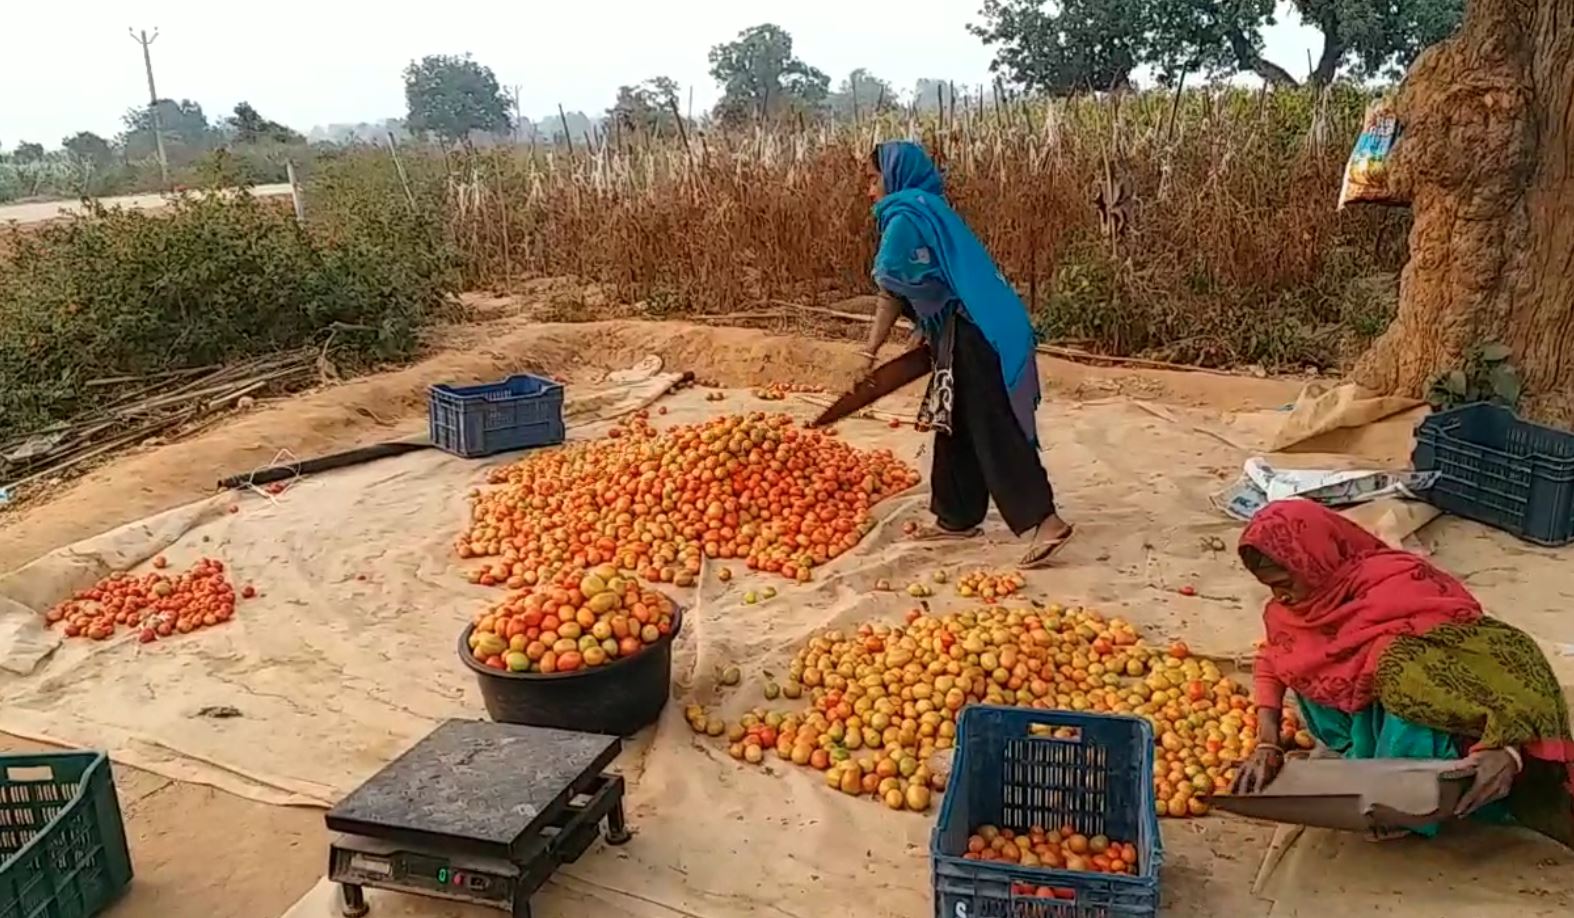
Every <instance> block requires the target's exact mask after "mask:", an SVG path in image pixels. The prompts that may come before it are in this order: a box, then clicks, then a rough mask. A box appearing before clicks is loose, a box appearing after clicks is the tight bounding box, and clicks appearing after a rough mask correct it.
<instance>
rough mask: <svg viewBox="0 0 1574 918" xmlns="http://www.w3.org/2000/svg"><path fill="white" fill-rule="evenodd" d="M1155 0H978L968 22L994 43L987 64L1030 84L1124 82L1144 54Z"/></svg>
mask: <svg viewBox="0 0 1574 918" xmlns="http://www.w3.org/2000/svg"><path fill="white" fill-rule="evenodd" d="M1152 2H1153V0H1065V2H1061V3H1055V4H1046V3H1044V2H1043V0H984V6H983V9H982V10H981V11H980V15H981V16H982V17H983V24H982V25H978V24H974V25H969V26H968V29H969V30H970V31H971V32H972V33H973V34H974V35H977V36H978V37H979V38H980V39H982V40H983V42H984V44H986V45H990V46H993V47H994V48H995V49H996V50H995V59H994V61H993V62H992V63H991V64H990V70H991V71H992V72H995V73H998V74H1000V75H1001V76H1002V77H1003V78H1004V79H1006V80H1008V81H1010V82H1011V83H1013V84H1015V85H1017V86H1021V87H1023V88H1024V89H1027V90H1030V91H1033V92H1043V93H1049V94H1051V95H1061V96H1064V95H1073V94H1076V93H1081V92H1088V91H1090V90H1099V91H1102V90H1106V89H1111V88H1115V87H1119V86H1125V85H1126V84H1128V83H1129V82H1130V81H1131V72H1132V71H1133V70H1135V69H1136V68H1137V66H1138V65H1139V64H1141V63H1142V62H1143V60H1144V59H1145V57H1146V56H1147V51H1148V41H1147V31H1148V20H1149V13H1150V9H1149V7H1150V5H1151V3H1152Z"/></svg>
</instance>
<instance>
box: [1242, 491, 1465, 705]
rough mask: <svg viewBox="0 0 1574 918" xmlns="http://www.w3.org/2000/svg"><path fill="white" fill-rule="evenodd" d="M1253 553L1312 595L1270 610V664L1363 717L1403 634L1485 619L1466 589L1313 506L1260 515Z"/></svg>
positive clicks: (1302, 691)
mask: <svg viewBox="0 0 1574 918" xmlns="http://www.w3.org/2000/svg"><path fill="white" fill-rule="evenodd" d="M1241 548H1242V549H1243V550H1244V549H1246V548H1254V549H1256V550H1257V551H1258V552H1261V553H1262V554H1263V555H1265V556H1267V558H1268V559H1269V560H1272V561H1273V562H1275V563H1277V564H1278V565H1279V566H1280V567H1282V568H1284V569H1285V570H1286V571H1288V572H1289V573H1290V574H1292V575H1294V577H1295V579H1296V580H1297V581H1299V582H1300V584H1301V585H1302V586H1303V587H1304V588H1305V589H1306V590H1307V591H1308V592H1307V595H1306V597H1305V598H1304V599H1302V600H1301V601H1300V602H1297V603H1296V604H1294V605H1293V606H1291V605H1286V604H1284V603H1281V602H1279V601H1278V600H1277V599H1273V600H1270V601H1269V602H1268V607H1267V608H1266V609H1265V610H1264V611H1263V624H1264V626H1265V627H1266V630H1267V644H1266V646H1264V647H1263V649H1262V651H1261V652H1260V653H1261V655H1262V657H1263V658H1265V662H1266V663H1267V665H1268V668H1269V669H1270V670H1271V671H1272V672H1273V673H1274V674H1275V675H1276V676H1277V677H1278V679H1279V680H1280V681H1281V682H1283V683H1284V684H1285V685H1287V686H1289V687H1290V688H1291V689H1293V690H1294V691H1295V693H1296V694H1297V695H1300V696H1302V697H1305V698H1308V699H1310V700H1311V701H1314V702H1316V703H1318V704H1321V705H1324V706H1326V707H1332V708H1337V709H1339V710H1341V711H1344V712H1346V713H1352V714H1353V713H1355V712H1356V711H1359V710H1361V709H1362V708H1364V707H1366V706H1367V705H1369V704H1371V703H1372V694H1373V687H1372V683H1373V680H1374V679H1375V677H1376V673H1377V662H1378V660H1379V659H1380V658H1381V657H1382V655H1383V651H1384V650H1386V649H1387V648H1388V645H1389V644H1390V643H1391V642H1392V641H1393V639H1394V638H1395V637H1397V636H1399V635H1401V634H1424V633H1426V632H1427V631H1430V630H1431V629H1433V628H1436V627H1437V626H1438V625H1444V624H1448V623H1449V622H1458V623H1467V622H1473V621H1476V620H1477V619H1479V618H1480V617H1481V604H1480V603H1478V602H1477V601H1476V599H1475V597H1474V596H1471V595H1470V591H1468V590H1466V589H1465V587H1464V584H1462V583H1460V582H1459V581H1458V580H1455V579H1454V578H1453V577H1450V576H1449V575H1448V574H1445V573H1443V572H1442V571H1440V570H1438V569H1437V568H1435V567H1433V566H1432V565H1431V564H1429V563H1427V562H1426V561H1424V560H1423V559H1421V558H1419V557H1417V556H1415V555H1413V554H1410V553H1409V552H1405V551H1396V550H1394V549H1391V548H1389V547H1388V546H1387V545H1384V544H1383V543H1382V541H1380V540H1379V539H1378V538H1377V537H1376V536H1374V535H1372V534H1371V533H1369V532H1367V531H1366V530H1365V529H1362V528H1361V527H1360V526H1359V525H1357V524H1355V523H1354V522H1351V521H1350V520H1348V519H1345V518H1344V517H1342V516H1340V515H1339V514H1337V513H1335V512H1333V511H1332V510H1329V509H1327V508H1326V507H1323V506H1321V505H1319V504H1316V503H1313V502H1311V501H1309V500H1285V501H1276V502H1274V503H1272V504H1269V505H1268V506H1266V507H1264V508H1263V509H1262V510H1260V511H1258V512H1257V515H1256V516H1254V517H1252V521H1251V524H1250V525H1248V526H1247V527H1246V531H1245V532H1244V533H1242V534H1241Z"/></svg>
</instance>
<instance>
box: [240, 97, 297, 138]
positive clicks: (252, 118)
mask: <svg viewBox="0 0 1574 918" xmlns="http://www.w3.org/2000/svg"><path fill="white" fill-rule="evenodd" d="M225 126H226V127H228V128H229V129H230V131H231V132H232V133H233V134H234V136H235V140H236V142H238V143H264V142H267V143H280V144H293V143H305V142H306V138H305V137H302V136H301V135H300V133H299V132H297V131H293V130H291V129H289V128H287V127H285V126H284V125H282V124H280V123H279V122H277V121H269V120H268V119H267V118H264V117H262V115H260V114H258V112H257V110H256V109H255V108H252V107H251V103H249V102H240V103H237V104H236V106H235V113H234V114H233V115H231V116H230V117H229V118H228V119H226V121H225Z"/></svg>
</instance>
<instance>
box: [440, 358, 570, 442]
mask: <svg viewBox="0 0 1574 918" xmlns="http://www.w3.org/2000/svg"><path fill="white" fill-rule="evenodd" d="M429 395H430V398H429V400H428V417H429V419H430V422H431V423H430V427H431V437H432V444H433V445H434V446H436V447H438V448H439V449H442V450H446V451H447V452H450V453H453V454H454V455H456V456H463V457H464V458H466V459H477V458H480V457H482V456H490V455H493V454H494V453H506V452H508V451H510V450H516V449H529V448H531V447H535V446H554V445H556V444H558V443H562V442H563V437H564V435H565V434H566V432H567V431H566V429H565V428H564V426H563V386H562V384H561V383H556V382H553V381H552V380H550V379H543V378H542V377H540V376H530V375H521V376H510V377H508V378H507V379H505V380H503V381H502V382H500V383H487V384H485V385H481V386H433V387H432V388H431V390H430V393H429Z"/></svg>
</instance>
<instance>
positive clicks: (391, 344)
mask: <svg viewBox="0 0 1574 918" xmlns="http://www.w3.org/2000/svg"><path fill="white" fill-rule="evenodd" d="M395 222H396V223H397V221H395ZM403 222H404V223H405V224H408V223H410V222H411V221H410V220H409V219H406V220H405V221H403ZM418 232H420V231H419V230H418V229H410V228H408V227H406V228H404V229H403V234H402V235H400V234H395V235H391V236H390V235H388V234H382V235H379V234H378V233H375V232H363V233H356V234H348V235H344V236H339V237H335V238H332V239H328V238H324V237H319V236H318V235H315V234H313V233H311V232H308V231H307V230H306V229H304V228H302V227H301V226H300V225H298V224H297V223H296V221H295V219H294V217H293V215H292V214H291V213H290V211H289V208H288V207H280V206H277V203H276V202H265V201H259V200H257V199H256V198H253V197H252V196H251V195H250V194H247V193H245V192H240V193H233V194H224V195H205V196H201V197H192V196H184V197H181V198H178V199H177V200H176V201H175V202H174V203H173V205H172V206H171V207H170V208H168V209H165V210H162V211H159V212H157V213H154V214H149V213H145V212H142V211H136V210H118V209H116V210H107V209H104V208H103V207H96V208H93V209H91V210H89V211H88V212H86V213H84V214H82V215H80V216H77V217H74V218H71V219H68V220H64V221H61V222H57V223H51V224H46V225H43V226H40V227H36V228H30V229H29V230H25V231H24V230H20V229H13V230H12V231H11V232H10V238H9V239H7V240H6V243H5V244H0V329H4V333H3V334H0V431H6V432H8V433H9V432H14V431H18V430H27V429H31V428H34V427H37V426H39V425H42V424H45V423H47V422H49V421H51V420H55V419H59V418H61V417H64V416H67V415H69V414H70V413H72V412H74V411H76V410H78V409H79V408H81V407H82V406H83V401H82V400H83V397H84V393H85V390H84V387H83V384H84V383H85V382H87V381H88V380H90V379H94V378H103V377H110V376H119V375H138V374H148V373H155V372H159V371H163V370H170V369H179V368H187V367H197V366H204V365H208V364H214V363H221V362H224V361H228V360H233V359H237V358H242V357H248V356H253V355H257V354H263V353H269V352H273V351H278V350H284V349H289V348H296V347H300V346H303V345H306V344H308V343H315V342H321V341H323V340H325V337H326V335H327V334H329V333H330V331H332V332H333V334H334V346H335V353H336V355H337V358H336V359H339V360H342V361H346V362H348V363H351V364H354V363H366V362H375V361H380V360H395V359H400V358H404V357H408V356H409V355H410V354H411V353H412V352H413V350H414V348H415V345H416V331H417V329H418V328H419V327H420V326H421V324H422V323H423V322H425V321H426V320H427V319H428V318H429V317H431V316H432V315H434V314H435V312H436V311H437V310H438V309H439V308H441V306H442V305H443V302H444V299H445V297H446V296H447V295H448V294H450V293H452V292H453V290H454V275H453V272H452V271H451V270H449V266H448V265H447V264H445V262H444V260H443V259H442V257H441V255H440V254H438V253H434V251H433V249H432V247H431V246H427V247H425V248H416V249H414V250H412V249H411V248H410V247H409V246H408V245H407V244H406V242H405V240H406V239H408V238H410V237H411V236H413V235H414V234H416V233H418Z"/></svg>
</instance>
